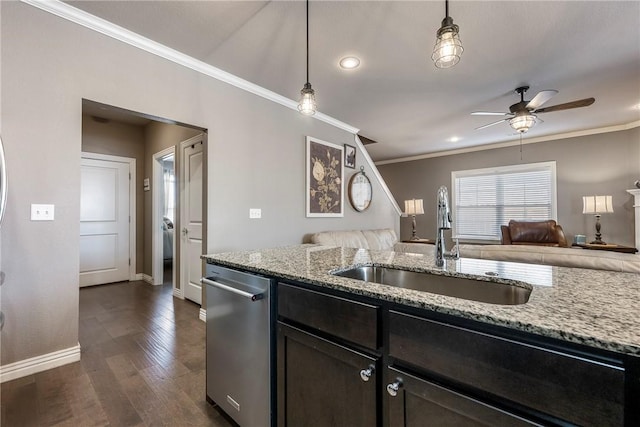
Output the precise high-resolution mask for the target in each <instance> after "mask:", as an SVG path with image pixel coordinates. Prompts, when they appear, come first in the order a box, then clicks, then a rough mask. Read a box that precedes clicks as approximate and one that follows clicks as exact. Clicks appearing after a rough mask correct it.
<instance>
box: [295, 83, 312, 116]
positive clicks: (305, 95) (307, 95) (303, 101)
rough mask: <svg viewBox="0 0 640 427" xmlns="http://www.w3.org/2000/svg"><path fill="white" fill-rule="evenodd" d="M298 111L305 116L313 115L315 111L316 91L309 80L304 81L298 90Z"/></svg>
mask: <svg viewBox="0 0 640 427" xmlns="http://www.w3.org/2000/svg"><path fill="white" fill-rule="evenodd" d="M298 111H300V112H301V113H302V114H304V115H305V116H313V115H314V114H315V113H316V93H315V91H314V90H313V88H312V87H311V83H309V82H306V83H305V84H304V87H303V88H302V90H301V91H300V102H299V103H298Z"/></svg>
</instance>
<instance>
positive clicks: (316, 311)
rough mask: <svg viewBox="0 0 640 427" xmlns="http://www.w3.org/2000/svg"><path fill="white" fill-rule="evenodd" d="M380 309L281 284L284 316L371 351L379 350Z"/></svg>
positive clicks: (280, 314)
mask: <svg viewBox="0 0 640 427" xmlns="http://www.w3.org/2000/svg"><path fill="white" fill-rule="evenodd" d="M378 310H379V308H378V307H376V306H373V305H369V304H363V303H359V302H355V301H350V300H347V299H344V298H339V297H335V296H332V295H326V294H322V293H319V292H315V291H311V290H308V289H302V288H298V287H296V286H291V285H286V284H284V283H279V284H278V315H279V316H280V317H283V318H286V319H290V320H293V321H295V322H298V323H301V324H303V325H306V326H310V327H312V328H314V329H317V330H319V331H322V332H326V333H328V334H331V335H334V336H336V337H340V338H343V339H345V340H348V341H351V342H354V343H356V344H359V345H362V346H364V347H367V348H371V349H377V348H378V347H379V345H378V343H379V340H378V327H377V323H378Z"/></svg>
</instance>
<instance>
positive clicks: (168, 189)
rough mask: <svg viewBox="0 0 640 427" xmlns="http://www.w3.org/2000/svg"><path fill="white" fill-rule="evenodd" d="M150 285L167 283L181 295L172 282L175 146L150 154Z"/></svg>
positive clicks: (174, 225) (174, 266) (174, 259)
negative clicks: (151, 190)
mask: <svg viewBox="0 0 640 427" xmlns="http://www.w3.org/2000/svg"><path fill="white" fill-rule="evenodd" d="M151 187H152V188H153V192H152V209H153V214H152V215H153V218H152V222H153V230H154V233H153V236H152V245H153V258H152V265H153V267H152V269H153V284H154V285H168V284H169V283H171V286H172V288H173V294H174V295H175V296H177V297H179V298H182V297H183V295H182V292H181V290H180V288H179V287H178V286H177V282H176V266H177V265H178V263H177V254H176V232H177V231H176V225H177V224H178V222H177V211H176V208H177V188H176V167H175V147H169V148H167V149H165V150H162V151H160V152H158V153H155V154H154V155H153V182H152V183H151Z"/></svg>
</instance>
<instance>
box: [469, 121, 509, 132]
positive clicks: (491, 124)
mask: <svg viewBox="0 0 640 427" xmlns="http://www.w3.org/2000/svg"><path fill="white" fill-rule="evenodd" d="M507 120H509V118H506V119H502V120H498V121H497V122H493V123H489V124H488V125H484V126H480V127H479V128H476V130H480V129H484V128H488V127H489V126H493V125H497V124H498V123H502V122H505V121H507Z"/></svg>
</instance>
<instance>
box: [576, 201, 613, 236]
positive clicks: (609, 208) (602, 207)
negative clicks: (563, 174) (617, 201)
mask: <svg viewBox="0 0 640 427" xmlns="http://www.w3.org/2000/svg"><path fill="white" fill-rule="evenodd" d="M612 199H613V197H612V196H583V197H582V213H583V214H594V215H595V216H596V240H594V241H593V242H591V244H592V245H594V244H595V245H606V243H605V242H603V241H602V234H600V214H603V213H612V212H613V200H612Z"/></svg>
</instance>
